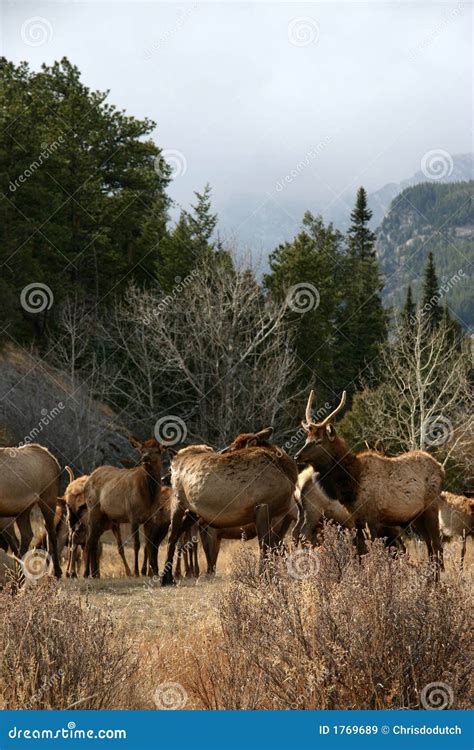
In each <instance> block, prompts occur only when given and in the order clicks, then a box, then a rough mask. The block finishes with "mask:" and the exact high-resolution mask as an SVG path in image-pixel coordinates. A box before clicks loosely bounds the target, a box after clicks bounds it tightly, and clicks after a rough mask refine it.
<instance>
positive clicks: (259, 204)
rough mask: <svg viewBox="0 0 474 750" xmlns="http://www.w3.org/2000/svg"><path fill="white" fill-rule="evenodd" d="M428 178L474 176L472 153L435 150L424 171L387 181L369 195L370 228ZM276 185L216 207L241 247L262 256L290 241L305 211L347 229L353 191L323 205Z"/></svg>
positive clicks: (224, 228)
mask: <svg viewBox="0 0 474 750" xmlns="http://www.w3.org/2000/svg"><path fill="white" fill-rule="evenodd" d="M430 170H431V171H430ZM430 178H431V181H432V183H433V184H439V183H450V182H461V181H466V180H471V179H473V178H474V155H473V154H472V153H467V154H458V155H455V156H452V157H451V156H450V155H449V154H447V153H446V152H442V151H440V152H435V153H434V155H433V157H432V160H431V163H428V164H427V165H426V166H425V172H423V171H422V169H421V168H420V170H418V171H417V172H415V173H414V174H413V175H411V176H410V177H408V178H406V179H404V180H402V181H401V182H389V183H387V184H385V185H383V186H382V187H381V188H379V189H378V190H375V191H374V192H372V193H369V206H370V208H371V209H372V211H373V217H372V227H373V228H374V229H376V228H377V227H378V226H379V225H380V224H381V222H382V220H383V218H384V216H385V214H386V212H387V210H388V208H389V206H390V204H391V202H392V200H393V199H394V198H395V197H396V196H397V195H399V194H400V193H401V192H402V191H403V190H404V189H405V188H407V187H410V186H412V185H417V184H419V183H422V182H426V181H427V180H429V179H430ZM295 179H297V177H296V178H295ZM279 184H281V183H277V184H276V188H275V191H274V192H273V193H266V194H257V193H252V192H246V193H235V194H232V196H231V197H230V199H229V201H228V202H226V204H225V205H224V206H223V207H222V208H221V209H220V211H219V225H220V228H221V230H222V231H223V232H224V234H225V235H227V236H230V237H232V238H233V239H235V240H236V241H237V244H238V246H239V247H240V248H241V249H247V248H250V249H251V250H252V251H253V252H254V253H255V254H257V255H258V254H261V255H262V256H263V258H264V257H265V256H266V255H267V254H268V253H269V252H271V251H272V250H273V249H274V248H275V247H276V246H277V245H278V244H279V243H280V242H284V241H285V240H289V239H291V238H292V237H293V236H294V235H295V234H296V233H297V232H298V229H299V228H300V225H301V219H302V217H303V214H304V212H305V211H306V210H309V211H311V212H312V213H314V214H319V213H321V214H322V216H323V218H324V219H325V220H326V221H332V222H333V223H334V225H335V226H336V227H337V228H338V229H341V230H342V231H344V230H345V229H347V226H348V224H349V217H350V212H351V210H352V207H353V201H354V199H355V191H354V195H353V196H348V195H346V196H345V198H344V200H342V199H338V200H335V201H334V202H333V203H332V204H329V206H326V204H325V203H324V202H323V201H318V200H314V199H313V197H312V195H311V193H308V196H307V198H306V201H304V199H303V200H298V201H295V200H291V199H290V198H287V197H286V196H285V194H284V188H283V189H282V190H278V185H279Z"/></svg>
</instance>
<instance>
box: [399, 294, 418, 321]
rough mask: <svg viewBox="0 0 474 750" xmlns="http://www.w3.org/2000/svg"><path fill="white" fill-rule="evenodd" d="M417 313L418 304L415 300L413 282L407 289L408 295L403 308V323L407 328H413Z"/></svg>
mask: <svg viewBox="0 0 474 750" xmlns="http://www.w3.org/2000/svg"><path fill="white" fill-rule="evenodd" d="M415 315H416V304H415V302H414V301H413V292H412V289H411V284H410V285H409V286H408V289H407V296H406V299H405V304H404V305H403V309H402V321H403V325H404V326H406V327H407V328H412V327H413V321H414V317H415Z"/></svg>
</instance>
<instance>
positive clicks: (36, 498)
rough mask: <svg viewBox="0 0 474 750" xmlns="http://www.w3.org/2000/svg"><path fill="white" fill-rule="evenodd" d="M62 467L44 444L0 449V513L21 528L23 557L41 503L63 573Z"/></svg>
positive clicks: (58, 572) (58, 571) (56, 561)
mask: <svg viewBox="0 0 474 750" xmlns="http://www.w3.org/2000/svg"><path fill="white" fill-rule="evenodd" d="M60 472H61V469H60V466H59V464H58V462H57V461H56V459H55V458H54V456H53V455H52V454H51V453H50V452H49V451H48V450H47V448H44V447H43V446H42V445H37V444H36V443H31V444H29V445H24V446H22V447H20V448H0V516H2V517H14V518H15V520H16V523H17V525H18V528H19V530H20V538H21V543H20V550H19V554H20V557H23V555H25V554H26V552H27V550H28V547H29V545H30V542H31V539H32V536H33V533H32V530H31V524H30V512H31V509H32V507H33V505H35V504H38V505H39V507H40V509H41V512H42V514H43V518H44V522H45V526H46V531H47V534H48V547H49V552H50V554H51V557H52V561H53V565H54V574H55V575H56V576H57V577H58V578H59V577H60V576H61V566H60V564H59V555H58V549H57V540H56V529H55V524H54V516H55V510H56V503H57V498H58V488H59V475H60Z"/></svg>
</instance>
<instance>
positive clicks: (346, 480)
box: [313, 440, 362, 506]
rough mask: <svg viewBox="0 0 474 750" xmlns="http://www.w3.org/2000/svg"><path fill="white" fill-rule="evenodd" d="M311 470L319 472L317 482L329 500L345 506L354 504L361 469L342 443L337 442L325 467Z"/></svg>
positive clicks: (358, 462) (355, 458)
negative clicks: (337, 501)
mask: <svg viewBox="0 0 474 750" xmlns="http://www.w3.org/2000/svg"><path fill="white" fill-rule="evenodd" d="M313 468H314V469H315V470H316V471H319V478H318V481H319V483H320V485H321V486H322V488H323V490H324V492H325V493H326V494H327V495H328V496H329V497H330V498H332V499H333V500H339V501H340V502H341V503H343V504H344V505H347V506H350V505H352V503H354V502H355V500H356V497H357V490H358V487H359V478H360V472H361V468H362V467H361V464H360V461H359V459H358V457H357V456H356V454H355V453H352V451H350V450H349V449H348V448H347V445H346V444H345V442H344V441H342V440H340V441H339V440H338V441H337V444H336V445H334V450H333V453H332V455H331V459H330V460H329V461H328V463H327V464H326V465H325V466H319V467H313Z"/></svg>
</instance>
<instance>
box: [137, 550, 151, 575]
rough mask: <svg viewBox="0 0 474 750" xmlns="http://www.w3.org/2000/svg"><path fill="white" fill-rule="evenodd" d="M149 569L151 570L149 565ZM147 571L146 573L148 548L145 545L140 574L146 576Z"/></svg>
mask: <svg viewBox="0 0 474 750" xmlns="http://www.w3.org/2000/svg"><path fill="white" fill-rule="evenodd" d="M150 570H151V566H150ZM147 573H148V550H147V548H146V546H145V549H144V550H143V563H142V569H141V574H142V576H146V575H147ZM135 575H136V574H135Z"/></svg>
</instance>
